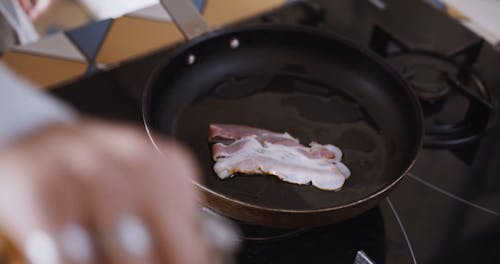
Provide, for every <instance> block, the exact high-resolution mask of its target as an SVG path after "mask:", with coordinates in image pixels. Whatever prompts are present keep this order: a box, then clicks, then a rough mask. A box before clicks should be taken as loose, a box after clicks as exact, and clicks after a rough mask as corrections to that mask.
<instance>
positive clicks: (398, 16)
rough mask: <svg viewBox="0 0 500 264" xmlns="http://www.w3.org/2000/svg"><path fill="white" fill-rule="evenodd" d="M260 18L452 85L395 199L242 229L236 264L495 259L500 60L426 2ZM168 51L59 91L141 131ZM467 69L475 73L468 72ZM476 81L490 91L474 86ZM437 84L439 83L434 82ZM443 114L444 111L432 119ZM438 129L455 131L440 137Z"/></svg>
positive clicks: (329, 4)
mask: <svg viewBox="0 0 500 264" xmlns="http://www.w3.org/2000/svg"><path fill="white" fill-rule="evenodd" d="M373 2H376V3H379V5H374V4H372V3H373ZM380 3H383V5H380ZM377 6H378V7H377ZM255 22H266V23H300V24H307V25H310V26H315V27H319V28H321V29H324V30H327V31H331V32H334V33H335V34H338V35H341V36H344V37H347V38H349V39H351V40H353V41H354V42H356V43H357V44H359V45H361V46H364V47H366V48H374V49H375V50H376V51H377V52H379V53H380V54H381V55H383V56H385V57H387V59H388V61H389V62H390V63H392V64H393V65H394V66H395V67H396V68H398V67H399V68H398V70H399V71H400V72H401V73H402V74H403V75H405V74H407V73H408V72H410V74H407V75H408V76H405V77H406V78H407V80H408V81H410V83H412V84H413V85H415V86H419V85H422V86H425V88H426V89H427V88H429V87H430V88H429V89H431V90H432V89H441V88H443V87H442V86H443V85H445V86H448V85H449V86H451V87H452V88H451V89H452V90H453V89H455V90H453V92H451V93H450V94H449V95H447V96H445V97H446V98H447V99H445V100H441V99H436V98H433V99H432V100H428V99H422V105H423V107H424V113H426V124H427V125H428V127H427V129H428V131H429V132H432V131H434V130H436V129H437V130H439V131H438V132H437V133H436V131H434V132H433V133H429V134H428V137H427V139H428V140H429V142H430V143H429V144H426V147H425V148H424V149H423V150H422V151H421V152H420V154H419V155H418V159H417V161H416V163H415V165H414V166H413V168H412V170H411V172H410V173H409V174H408V175H407V176H406V177H405V178H404V179H403V181H402V182H401V183H400V184H399V185H398V187H397V188H396V189H395V190H394V191H393V192H392V193H391V194H390V196H389V198H388V199H386V200H385V201H383V202H382V203H381V204H380V205H379V206H377V207H376V208H374V209H372V210H370V211H368V212H366V213H364V214H363V215H361V216H359V217H356V218H354V219H351V220H348V221H345V222H343V223H340V224H336V225H331V226H325V227H321V228H315V229H310V230H269V229H265V228H260V227H250V226H242V227H243V229H244V233H245V235H246V236H247V237H249V238H250V239H247V240H245V241H244V243H243V246H242V249H241V251H240V253H239V255H238V261H237V262H238V263H287V264H289V263H353V262H354V257H355V255H356V252H357V251H358V250H362V251H364V252H365V253H366V254H367V255H368V256H369V257H371V258H372V260H373V261H375V262H376V263H500V218H499V216H500V115H498V114H497V112H498V110H499V106H498V103H497V101H498V99H500V72H499V70H500V53H498V52H495V51H494V49H493V48H492V47H491V46H490V45H489V44H487V43H481V40H480V38H479V37H477V36H476V35H474V34H473V33H471V32H470V31H468V30H466V29H465V28H464V27H462V26H461V25H460V24H459V23H458V22H456V21H455V20H453V19H451V18H449V17H448V16H447V15H446V14H444V13H442V12H441V11H439V10H436V9H434V8H433V7H432V6H429V5H428V4H426V3H424V2H420V1H412V0H404V1H403V0H392V1H389V0H387V1H367V0H356V1H354V0H353V1H343V0H316V1H313V4H312V5H309V4H307V5H304V4H300V3H291V4H289V5H287V6H286V7H284V8H282V9H281V10H278V11H276V12H274V13H273V14H269V15H266V16H262V17H259V18H257V19H253V20H251V21H247V22H246V23H255ZM374 28H377V29H374ZM377 30H379V31H381V32H382V36H386V37H387V36H390V37H389V38H388V39H389V40H388V41H387V38H386V39H385V40H384V39H383V37H382V42H383V44H384V45H385V47H383V48H384V49H381V48H380V45H377V40H374V39H373V38H377V39H379V38H380V34H379V35H376V34H374V31H377ZM377 36H378V37H377ZM378 41H380V39H379V40H378ZM384 41H385V42H384ZM478 43H479V44H478ZM379 44H380V43H379ZM471 46H472V48H470V47H471ZM478 46H479V47H478ZM464 49H465V50H468V52H469V53H470V52H472V53H473V54H472V55H471V56H472V57H473V58H472V59H471V56H469V57H468V56H462V57H465V59H464V58H460V56H459V55H461V54H462V55H463V53H462V52H461V51H463V50H464ZM457 50H458V55H457V52H454V51H457ZM405 52H406V53H411V52H416V53H419V54H421V53H422V52H423V53H425V54H430V53H432V54H433V56H434V55H436V54H442V56H441V57H440V58H441V59H442V58H444V57H447V58H449V59H450V61H453V63H451V64H453V65H456V66H457V71H460V74H458V73H456V72H453V71H454V70H452V73H449V74H448V73H445V74H443V73H442V72H439V73H438V74H436V73H435V72H429V71H428V70H427V69H425V70H424V71H421V70H420V69H417V70H415V69H416V68H418V67H420V66H421V64H422V62H421V58H417V59H412V60H410V61H411V62H405V63H407V64H410V65H409V66H408V65H406V66H401V65H400V63H399V61H398V59H397V60H396V61H397V62H394V59H391V58H392V57H391V56H400V55H401V54H403V55H404V56H406V53H405ZM166 53H168V50H162V51H159V52H157V53H155V54H151V55H149V56H146V57H144V58H140V59H137V60H134V61H131V62H128V63H125V64H123V65H122V66H119V67H118V68H115V69H112V70H110V71H106V72H101V73H97V74H94V75H92V76H89V77H86V78H83V79H80V80H78V81H76V82H74V83H70V84H67V85H64V86H62V87H59V88H57V89H54V90H53V94H55V95H57V96H58V97H61V98H63V99H64V100H66V101H67V102H69V103H70V104H72V105H74V106H75V107H76V108H78V109H80V110H81V111H82V112H84V113H87V114H90V115H95V116H99V117H103V118H111V119H119V120H126V121H130V122H134V123H137V124H138V125H142V121H141V92H142V89H143V88H144V86H145V83H146V81H147V78H148V75H149V74H150V72H151V71H152V69H153V68H154V67H155V66H156V65H157V64H158V62H159V61H161V59H162V57H163V56H164V55H165V54H166ZM464 53H467V52H464ZM454 55H457V56H454ZM476 55H477V56H476ZM426 56H427V55H426ZM431 60H432V59H431ZM464 60H465V62H464ZM419 63H420V64H419ZM425 63H428V60H427V59H426V62H425ZM444 64H447V62H445V63H444ZM447 65H448V66H446V67H452V68H453V67H454V66H450V65H449V63H448V64H447ZM408 69H410V70H408ZM412 70H415V71H416V72H417V73H415V72H412ZM463 70H465V71H467V72H473V73H471V74H466V77H464V73H463ZM415 75H416V77H415ZM470 76H473V77H470ZM476 76H479V77H477V78H478V79H480V80H481V87H483V86H484V87H485V88H486V89H487V91H486V92H485V91H480V90H476V88H477V87H476V85H473V84H470V83H471V79H476ZM433 78H434V79H436V81H437V82H438V83H439V85H435V84H434V83H431V84H430V85H429V80H433ZM422 79H424V81H422ZM417 80H418V82H417ZM447 88H448V87H447ZM436 109H438V110H439V111H441V113H440V114H438V116H437V117H436V111H438V110H436ZM464 116H465V117H464ZM462 119H466V120H465V121H466V122H461V121H462ZM450 120H452V121H450ZM457 124H459V125H462V126H463V127H460V126H459V125H457ZM436 126H437V128H436ZM457 127H458V128H457ZM443 128H446V129H444V130H446V131H445V132H450V131H452V132H453V133H451V135H448V134H446V133H445V135H444V136H443V135H441V134H439V133H441V132H442V131H441V130H443ZM431 130H432V131H431ZM440 131H441V132H440ZM457 131H458V132H457ZM436 135H437V136H436ZM436 139H437V140H438V142H437V143H436V142H435V141H432V140H436ZM439 140H441V141H439Z"/></svg>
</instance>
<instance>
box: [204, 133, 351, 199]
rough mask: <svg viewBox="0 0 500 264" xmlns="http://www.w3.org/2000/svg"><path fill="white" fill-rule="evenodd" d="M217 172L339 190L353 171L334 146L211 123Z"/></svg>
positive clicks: (224, 175)
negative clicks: (254, 175)
mask: <svg viewBox="0 0 500 264" xmlns="http://www.w3.org/2000/svg"><path fill="white" fill-rule="evenodd" d="M209 142H212V143H214V144H213V145H212V158H213V160H214V161H215V164H214V171H215V173H216V174H217V176H219V178H221V179H226V178H228V177H231V176H233V175H234V174H236V173H243V174H270V175H275V176H277V177H278V178H279V179H281V180H283V181H286V182H290V183H295V184H309V183H311V184H312V185H313V186H315V187H317V188H319V189H322V190H339V189H340V188H341V187H342V186H343V185H344V182H345V180H346V179H347V178H349V176H350V174H351V172H350V171H349V169H348V168H347V167H346V166H345V165H344V164H343V163H342V162H341V159H342V151H340V149H339V148H337V147H336V146H334V145H321V144H319V143H316V142H311V143H310V144H309V147H306V146H304V145H302V144H300V142H299V140H297V139H296V138H294V137H292V136H291V135H290V134H288V133H286V132H285V133H277V132H273V131H269V130H265V129H259V128H253V127H248V126H241V125H229V124H211V125H210V131H209Z"/></svg>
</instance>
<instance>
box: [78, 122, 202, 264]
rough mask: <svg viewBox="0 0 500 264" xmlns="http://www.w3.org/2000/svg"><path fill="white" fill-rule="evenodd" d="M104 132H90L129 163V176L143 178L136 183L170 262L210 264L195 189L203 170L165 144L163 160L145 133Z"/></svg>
mask: <svg viewBox="0 0 500 264" xmlns="http://www.w3.org/2000/svg"><path fill="white" fill-rule="evenodd" d="M94 125H95V124H94ZM105 130H106V131H103V127H99V126H94V127H93V128H92V129H89V130H87V131H89V132H90V133H91V134H92V136H93V137H94V139H95V140H96V141H99V142H101V143H102V144H104V145H107V146H109V148H108V149H109V150H112V151H115V155H117V156H121V157H122V158H123V159H124V160H127V161H128V162H127V164H128V165H129V168H128V170H129V171H130V172H131V173H132V172H133V174H134V175H136V176H140V177H138V178H136V179H140V183H138V184H137V186H138V187H139V186H142V191H143V192H144V195H143V203H142V204H143V205H144V207H145V208H146V210H147V212H148V221H149V222H150V223H151V224H152V226H153V230H154V233H155V234H157V236H155V238H156V241H157V242H159V245H160V247H161V249H162V253H163V256H164V257H165V260H166V261H165V262H166V263H209V262H208V261H207V258H208V257H207V255H208V253H207V247H206V245H205V243H204V242H203V238H202V237H201V234H202V232H201V230H200V211H199V205H198V203H197V201H198V198H199V197H198V193H197V192H196V189H195V188H194V185H193V184H192V180H193V179H196V178H197V175H198V169H197V166H196V163H195V162H194V161H193V158H192V157H191V155H190V154H188V152H187V151H186V150H184V149H183V148H181V147H180V146H179V145H177V144H175V143H173V142H171V141H163V140H160V141H159V142H158V143H157V145H158V147H159V148H160V149H161V150H162V151H163V153H164V155H163V156H161V155H158V153H156V152H155V151H154V150H153V148H152V145H151V143H149V142H148V140H147V138H146V137H145V135H144V132H142V133H138V132H137V131H136V130H130V129H124V128H123V127H120V126H115V127H114V128H113V129H105ZM131 180H133V179H131Z"/></svg>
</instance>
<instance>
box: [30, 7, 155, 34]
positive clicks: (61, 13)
mask: <svg viewBox="0 0 500 264" xmlns="http://www.w3.org/2000/svg"><path fill="white" fill-rule="evenodd" d="M157 2H158V0H126V1H123V0H120V1H119V4H117V1H106V0H53V5H52V7H51V9H50V10H49V12H47V13H46V14H45V15H43V16H42V17H41V18H40V19H38V20H37V21H36V22H35V27H36V29H37V31H38V33H40V36H44V35H46V34H50V33H54V32H57V31H60V30H67V29H72V28H75V27H78V26H81V25H84V24H87V23H89V22H91V21H95V20H103V19H107V18H111V17H118V16H121V15H123V14H125V13H128V12H131V11H134V10H137V9H140V8H143V7H146V6H149V5H152V4H154V3H157Z"/></svg>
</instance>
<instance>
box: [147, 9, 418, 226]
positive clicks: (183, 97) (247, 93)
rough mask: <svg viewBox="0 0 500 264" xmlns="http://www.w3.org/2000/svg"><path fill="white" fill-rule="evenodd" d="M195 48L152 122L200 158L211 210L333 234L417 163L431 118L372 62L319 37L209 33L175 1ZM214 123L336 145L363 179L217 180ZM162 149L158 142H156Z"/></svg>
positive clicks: (154, 106)
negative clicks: (328, 228)
mask: <svg viewBox="0 0 500 264" xmlns="http://www.w3.org/2000/svg"><path fill="white" fill-rule="evenodd" d="M162 3H163V5H164V6H165V7H166V8H167V9H168V11H169V13H170V14H171V15H172V16H173V19H174V21H175V22H176V23H177V24H178V26H179V27H180V28H181V30H182V31H183V32H184V34H185V36H186V37H187V38H188V39H189V41H187V42H186V43H184V44H182V45H180V46H178V47H177V48H175V49H174V50H173V51H172V52H171V53H170V54H169V55H168V57H167V58H165V61H164V62H163V63H162V64H160V65H159V66H158V67H157V69H156V70H155V71H154V73H153V74H152V75H151V77H150V80H149V83H148V86H147V87H146V89H145V93H144V97H143V117H144V122H145V125H146V129H147V131H148V133H149V132H150V131H152V130H155V131H160V133H163V134H166V135H169V136H172V137H175V138H176V139H178V140H180V141H182V142H184V143H185V144H187V145H188V146H189V147H191V149H192V150H193V151H194V153H195V154H196V156H197V158H198V159H199V161H200V163H201V165H202V169H203V179H202V180H201V181H200V182H196V183H195V184H196V186H197V187H199V188H200V189H201V191H202V193H203V194H204V197H205V201H204V203H205V204H204V205H205V206H207V207H208V208H210V209H212V210H214V211H216V212H218V213H220V214H222V215H225V216H228V217H230V218H233V219H237V220H240V221H243V222H246V223H250V224H257V225H263V226H271V227H281V228H297V227H311V226H319V225H325V224H331V223H335V222H338V221H342V220H345V219H348V218H350V217H353V216H356V215H358V214H360V213H362V212H364V211H366V210H368V209H370V208H371V207H373V206H375V205H376V204H377V202H378V201H380V199H382V198H383V197H385V196H386V195H387V194H388V193H389V191H390V190H391V189H393V188H394V186H396V184H397V183H398V182H399V181H400V180H401V179H402V177H403V176H404V175H405V173H406V171H407V170H408V169H409V168H410V166H411V165H412V164H413V162H414V160H415V157H416V155H417V152H418V151H419V149H420V146H421V142H422V135H423V128H422V112H421V109H420V106H419V104H418V101H417V99H416V98H415V96H414V95H413V94H412V92H411V91H410V89H409V87H408V85H407V84H406V83H405V81H404V80H403V79H402V78H401V77H400V76H399V75H398V74H397V73H395V71H393V70H392V69H391V68H390V67H389V66H388V65H387V64H385V63H384V62H383V61H382V60H381V59H380V58H379V57H377V56H376V55H373V54H372V53H371V52H369V51H367V50H365V49H362V48H359V47H356V46H355V45H354V44H352V43H351V42H349V41H347V40H344V39H342V38H340V37H338V36H334V35H332V34H327V33H325V32H319V31H316V30H314V29H310V28H301V27H297V26H293V27H292V26H284V25H253V26H246V27H236V26H233V27H229V28H226V29H221V30H215V31H209V28H208V26H207V25H206V23H205V22H204V21H203V18H202V17H201V15H200V14H199V13H198V11H197V10H196V8H195V7H194V6H193V5H192V3H191V2H190V1H183V0H166V1H162ZM211 123H230V124H241V125H249V126H254V127H259V128H265V129H269V130H273V131H277V132H285V131H286V132H289V133H290V134H291V135H293V136H295V137H298V138H299V139H300V141H301V142H302V143H305V144H307V143H309V142H310V141H317V142H319V143H323V144H327V143H328V144H335V145H337V146H338V147H340V149H341V150H343V153H344V158H343V162H344V163H345V164H346V165H347V166H348V167H349V168H350V169H351V171H352V175H351V177H350V178H349V179H348V180H347V181H346V183H345V185H344V186H343V188H342V189H341V190H340V191H322V190H319V189H316V188H314V187H312V186H310V185H295V184H290V183H286V182H282V181H280V180H278V179H277V178H276V177H273V176H266V175H236V176H235V177H232V178H230V179H226V180H220V179H219V178H218V177H217V176H216V175H215V173H214V172H213V169H212V166H213V164H214V162H213V161H212V159H211V150H210V144H209V143H208V141H207V138H208V126H209V124H211ZM149 135H150V137H151V139H152V141H153V143H154V141H155V136H154V135H153V134H152V133H149Z"/></svg>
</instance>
